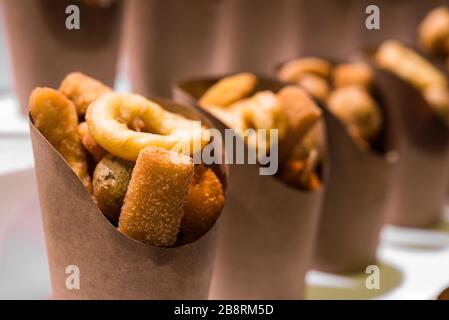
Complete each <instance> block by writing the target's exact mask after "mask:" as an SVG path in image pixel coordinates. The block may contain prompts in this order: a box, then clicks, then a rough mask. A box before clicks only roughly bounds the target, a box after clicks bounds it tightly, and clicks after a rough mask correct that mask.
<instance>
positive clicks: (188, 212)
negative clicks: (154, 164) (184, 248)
mask: <svg viewBox="0 0 449 320" xmlns="http://www.w3.org/2000/svg"><path fill="white" fill-rule="evenodd" d="M223 206H224V192H223V186H222V185H221V182H220V180H219V179H218V178H217V176H216V175H215V173H214V171H213V170H212V169H211V168H207V167H206V166H204V165H196V166H195V174H194V177H193V179H192V181H191V182H190V186H189V191H188V193H187V199H186V203H185V205H184V216H183V218H182V222H181V233H182V243H190V242H193V241H195V240H196V239H198V238H199V237H201V236H202V235H203V234H205V233H206V232H207V231H208V230H209V229H210V228H211V227H212V225H213V224H214V223H215V221H216V220H217V219H218V217H219V215H220V213H221V210H222V209H223Z"/></svg>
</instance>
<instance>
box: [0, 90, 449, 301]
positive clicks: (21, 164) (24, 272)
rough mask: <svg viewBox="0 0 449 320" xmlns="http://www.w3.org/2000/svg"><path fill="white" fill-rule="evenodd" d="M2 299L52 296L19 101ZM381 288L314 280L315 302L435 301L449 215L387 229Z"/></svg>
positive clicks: (4, 149) (5, 145) (310, 293)
mask: <svg viewBox="0 0 449 320" xmlns="http://www.w3.org/2000/svg"><path fill="white" fill-rule="evenodd" d="M0 108H1V109H2V117H0V299H46V298H48V297H49V296H50V280H49V274H48V267H47V260H46V253H45V244H44V236H43V233H42V226H41V219H40V211H39V202H38V198H37V191H36V185H35V180H34V171H33V168H32V166H33V157H32V150H31V143H30V140H29V138H28V124H27V121H26V119H25V117H23V116H20V115H19V114H18V112H17V108H16V105H15V100H14V99H13V98H12V97H10V96H6V97H4V98H3V99H0ZM378 256H379V263H378V265H379V267H380V271H381V272H380V289H379V290H368V289H366V287H365V281H366V278H367V276H368V275H367V274H365V273H360V274H357V275H350V276H337V275H330V274H324V273H319V272H310V273H309V275H308V284H309V285H308V289H307V293H306V297H307V298H310V299H369V298H371V299H433V298H435V297H436V295H437V294H438V293H439V292H440V291H441V290H443V288H445V287H447V286H449V210H446V221H442V222H441V224H440V225H439V226H437V227H435V228H433V229H426V230H418V229H416V230H413V229H399V228H394V227H387V228H386V229H385V230H384V233H383V235H382V241H381V246H380V248H379V254H378Z"/></svg>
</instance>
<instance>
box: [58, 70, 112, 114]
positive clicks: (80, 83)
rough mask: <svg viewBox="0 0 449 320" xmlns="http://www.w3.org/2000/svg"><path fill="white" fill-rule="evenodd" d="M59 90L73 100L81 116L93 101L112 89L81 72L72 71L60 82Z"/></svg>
mask: <svg viewBox="0 0 449 320" xmlns="http://www.w3.org/2000/svg"><path fill="white" fill-rule="evenodd" d="M59 91H60V92H62V94H64V95H65V96H66V97H67V98H69V99H70V100H72V101H73V103H74V104H75V107H76V110H77V112H78V115H79V116H82V115H84V114H85V113H86V111H87V107H88V106H89V105H90V104H91V103H92V102H93V101H95V100H97V99H98V98H99V97H101V96H102V95H103V94H105V93H108V92H111V91H112V89H111V88H109V87H108V86H106V85H104V84H103V83H101V82H100V81H98V80H95V79H93V78H91V77H89V76H87V75H85V74H83V73H81V72H72V73H69V74H68V75H67V76H66V77H65V78H64V80H63V81H62V82H61V85H60V87H59Z"/></svg>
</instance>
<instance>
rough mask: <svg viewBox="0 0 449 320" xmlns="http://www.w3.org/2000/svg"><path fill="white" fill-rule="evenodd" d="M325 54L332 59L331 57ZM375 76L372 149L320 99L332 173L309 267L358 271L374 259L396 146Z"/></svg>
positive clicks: (331, 270) (337, 271) (343, 271)
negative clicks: (378, 115)
mask: <svg viewBox="0 0 449 320" xmlns="http://www.w3.org/2000/svg"><path fill="white" fill-rule="evenodd" d="M324 59H325V60H328V61H331V62H333V64H334V65H335V64H336V62H335V60H334V59H330V58H324ZM281 66H282V64H281V65H280V66H279V67H278V68H277V70H279V68H280V67H281ZM374 82H375V83H374V86H373V87H374V88H373V95H374V97H375V99H376V100H377V101H378V104H379V107H380V108H381V112H382V116H383V130H382V132H381V134H380V136H379V137H378V138H377V139H376V141H374V142H373V144H372V145H373V148H372V149H371V150H366V151H365V150H362V149H360V147H359V146H357V145H356V143H355V142H354V141H353V139H352V138H351V136H350V135H349V134H348V132H347V129H346V128H345V126H344V124H343V123H342V122H341V121H340V120H338V119H337V118H336V117H335V116H334V115H333V114H332V113H331V112H330V111H328V109H327V107H326V106H324V105H322V104H321V107H322V108H321V109H322V111H323V115H324V120H325V123H326V129H327V130H326V133H327V145H328V153H329V166H330V174H329V180H328V184H327V187H326V194H325V196H324V201H323V206H322V212H321V220H320V223H319V228H318V230H319V231H318V236H317V243H316V247H315V250H314V259H313V268H314V269H317V270H320V271H324V272H333V273H346V272H358V271H364V270H365V268H366V266H368V265H370V264H373V263H375V262H376V252H377V246H378V243H379V237H380V233H381V230H382V227H383V222H384V220H385V202H386V199H387V196H388V187H389V181H390V178H391V174H392V171H393V170H394V167H395V163H396V160H397V159H396V158H397V151H396V150H395V147H396V146H395V136H394V135H393V132H392V128H391V125H392V124H391V120H390V118H389V114H387V110H386V106H385V101H384V100H383V99H382V96H381V93H380V91H379V86H378V79H375V80H374ZM389 155H391V156H390V157H389Z"/></svg>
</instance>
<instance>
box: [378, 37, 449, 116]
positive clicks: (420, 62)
mask: <svg viewBox="0 0 449 320" xmlns="http://www.w3.org/2000/svg"><path fill="white" fill-rule="evenodd" d="M375 59H376V61H377V63H378V64H379V65H380V66H381V67H383V68H384V69H386V70H388V71H390V72H392V73H393V74H395V75H396V76H398V77H400V78H402V79H403V80H405V81H407V82H408V83H410V84H411V85H413V86H415V87H416V89H418V90H420V91H421V93H422V94H423V97H424V99H426V101H427V102H428V103H429V104H430V105H431V106H432V108H433V109H434V111H435V113H437V114H438V115H439V116H440V117H441V119H442V120H443V121H444V122H445V123H446V124H447V125H449V116H448V115H449V104H442V102H444V100H445V99H446V95H448V94H449V93H448V92H449V84H448V81H447V79H446V77H445V76H444V74H443V73H442V72H440V71H439V70H438V69H437V68H435V67H434V66H433V65H432V64H431V63H430V62H428V61H427V60H426V59H424V58H423V57H421V56H420V55H418V54H417V53H416V52H415V51H413V50H411V49H409V48H407V47H405V46H403V45H402V44H401V43H400V42H398V41H393V40H390V41H386V42H384V43H383V44H382V45H381V46H380V48H379V49H378V50H377V53H376V56H375ZM444 91H446V92H444Z"/></svg>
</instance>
